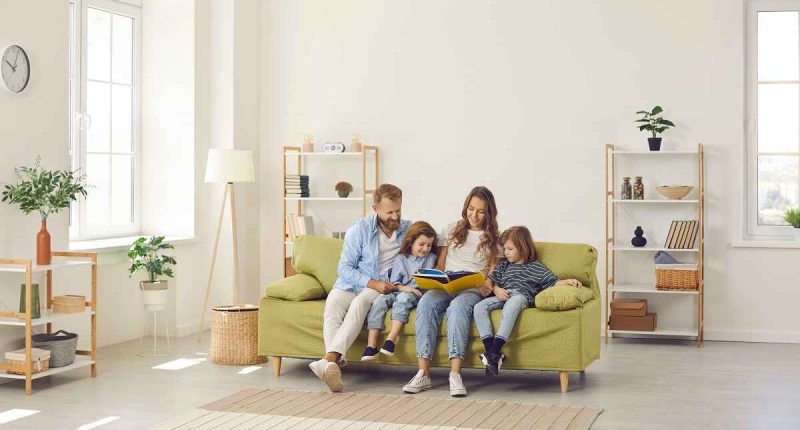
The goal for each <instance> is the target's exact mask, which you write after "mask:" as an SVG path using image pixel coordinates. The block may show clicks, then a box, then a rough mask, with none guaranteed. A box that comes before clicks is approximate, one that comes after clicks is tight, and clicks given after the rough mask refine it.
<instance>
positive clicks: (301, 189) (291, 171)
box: [281, 145, 380, 276]
mask: <svg viewBox="0 0 800 430" xmlns="http://www.w3.org/2000/svg"><path fill="white" fill-rule="evenodd" d="M282 151H283V157H282V159H283V163H282V171H281V183H282V187H283V189H282V191H283V192H282V193H281V196H283V199H282V206H283V220H284V226H283V245H282V246H281V248H282V249H283V258H284V276H286V275H287V273H290V271H289V270H287V269H288V268H290V267H291V264H290V263H289V261H288V260H290V259H291V247H292V246H293V245H294V238H295V237H296V236H299V235H302V234H314V233H315V232H314V230H313V225H314V222H313V219H312V217H311V216H309V215H308V210H307V209H308V207H307V205H314V204H316V205H318V206H319V207H320V208H321V210H320V211H315V215H316V216H317V218H318V221H321V218H320V213H321V212H322V211H324V210H325V207H326V206H325V205H328V204H329V203H330V202H348V203H353V202H359V203H361V205H360V206H361V211H360V213H354V217H353V218H354V219H355V218H356V217H359V216H360V217H363V216H366V215H367V201H368V200H369V199H368V196H369V195H371V194H372V192H373V190H374V189H375V188H377V186H378V185H379V184H380V178H379V165H380V163H379V149H378V147H377V146H372V145H363V146H362V151H361V152H352V151H351V152H336V153H329V152H303V151H302V150H301V148H300V147H299V146H284V147H283V150H282ZM320 157H321V158H322V159H321V160H317V161H316V162H314V161H313V160H308V159H313V158H320ZM328 157H332V158H328ZM335 157H342V160H338V161H337V160H335V159H334V158H335ZM353 162H359V164H360V172H359V171H358V170H356V172H358V173H360V175H358V176H359V177H360V179H361V181H360V183H359V182H358V181H352V182H353V185H354V188H356V190H357V192H355V193H351V194H350V195H349V196H348V197H337V196H335V195H334V196H324V195H323V196H314V195H313V193H312V191H314V190H312V188H314V187H315V186H316V185H315V184H317V183H318V182H313V181H312V180H313V179H315V180H316V181H319V180H320V177H324V176H325V175H326V174H329V173H337V170H336V169H337V168H342V164H341V163H353ZM337 163H339V164H337ZM368 165H369V168H368ZM348 166H349V164H348ZM354 170H355V169H354ZM333 189H334V186H333V184H331V190H333ZM358 190H360V192H358ZM322 194H327V193H324V192H323V193H322ZM292 206H293V207H292ZM316 207H317V206H314V208H315V209H316ZM336 208H347V209H348V210H350V209H351V206H348V205H345V206H336ZM298 219H304V220H305V221H304V222H303V223H302V224H303V227H301V226H300V225H298V223H297V220H298ZM323 225H324V223H323ZM303 228H305V230H303ZM317 233H319V232H317ZM333 233H334V234H335V233H336V232H333ZM287 249H288V251H287Z"/></svg>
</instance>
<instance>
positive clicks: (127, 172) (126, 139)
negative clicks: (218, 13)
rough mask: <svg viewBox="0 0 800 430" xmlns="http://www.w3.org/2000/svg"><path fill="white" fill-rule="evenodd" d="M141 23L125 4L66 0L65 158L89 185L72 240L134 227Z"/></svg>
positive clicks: (74, 217) (73, 219) (75, 214)
mask: <svg viewBox="0 0 800 430" xmlns="http://www.w3.org/2000/svg"><path fill="white" fill-rule="evenodd" d="M140 29H141V9H140V8H138V7H136V6H132V5H131V4H127V3H122V2H118V1H110V0H73V1H71V2H70V35H69V37H70V50H69V52H70V66H69V67H70V70H69V72H70V76H69V97H70V100H69V104H70V114H71V116H72V118H71V121H70V159H71V163H72V168H73V169H80V170H81V172H82V173H84V174H86V177H87V178H86V182H87V183H88V184H89V185H90V186H91V188H90V189H89V195H88V197H87V198H86V199H85V200H82V201H79V202H77V203H76V204H75V205H73V208H72V209H73V210H72V211H71V216H70V239H71V240H84V239H94V238H101V237H115V236H126V235H132V234H136V233H138V232H139V226H140V220H139V211H140V205H139V188H140V186H139V184H140V181H139V171H140V170H139V164H140V163H139V146H140V145H139V135H140V131H139V128H140V127H139V116H140V115H139V105H140V103H139V97H140V88H139V85H140V67H139V63H140V52H139V51H140V49H139V46H140V40H141V37H140V31H141V30H140Z"/></svg>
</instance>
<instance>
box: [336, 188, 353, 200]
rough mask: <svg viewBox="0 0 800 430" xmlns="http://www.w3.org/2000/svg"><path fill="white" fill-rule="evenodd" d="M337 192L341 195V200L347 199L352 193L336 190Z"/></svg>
mask: <svg viewBox="0 0 800 430" xmlns="http://www.w3.org/2000/svg"><path fill="white" fill-rule="evenodd" d="M336 192H337V193H339V197H341V198H345V197H347V196H349V195H350V191H347V190H336Z"/></svg>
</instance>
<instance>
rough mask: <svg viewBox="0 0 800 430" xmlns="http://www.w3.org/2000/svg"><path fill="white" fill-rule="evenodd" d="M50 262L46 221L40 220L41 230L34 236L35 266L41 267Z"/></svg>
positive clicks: (48, 234) (50, 255) (50, 254)
mask: <svg viewBox="0 0 800 430" xmlns="http://www.w3.org/2000/svg"><path fill="white" fill-rule="evenodd" d="M51 261H52V253H51V251H50V233H49V232H48V231H47V220H42V229H41V230H39V234H37V235H36V264H38V265H40V266H42V265H47V264H50V262H51Z"/></svg>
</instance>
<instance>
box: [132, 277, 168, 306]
mask: <svg viewBox="0 0 800 430" xmlns="http://www.w3.org/2000/svg"><path fill="white" fill-rule="evenodd" d="M167 286H168V282H167V281H155V282H150V281H142V282H139V288H140V289H141V290H142V303H143V304H144V308H145V310H148V311H160V310H163V309H164V305H166V304H167V301H169V294H168V290H167Z"/></svg>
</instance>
